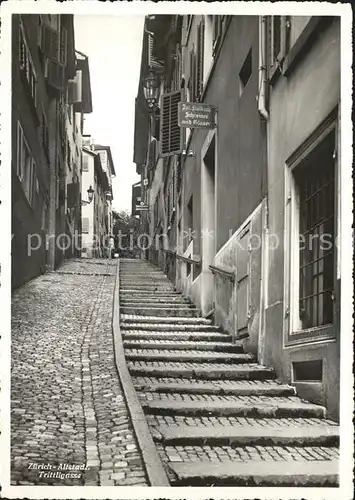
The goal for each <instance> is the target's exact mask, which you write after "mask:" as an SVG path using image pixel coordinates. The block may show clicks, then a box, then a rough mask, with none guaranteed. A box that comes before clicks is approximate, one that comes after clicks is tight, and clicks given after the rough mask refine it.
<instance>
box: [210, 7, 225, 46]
mask: <svg viewBox="0 0 355 500" xmlns="http://www.w3.org/2000/svg"><path fill="white" fill-rule="evenodd" d="M212 17H213V21H212V22H213V36H212V52H213V55H215V54H216V52H217V49H218V47H219V45H220V41H221V38H222V28H223V24H222V21H223V17H225V16H212Z"/></svg>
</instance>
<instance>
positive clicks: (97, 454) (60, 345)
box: [11, 259, 147, 486]
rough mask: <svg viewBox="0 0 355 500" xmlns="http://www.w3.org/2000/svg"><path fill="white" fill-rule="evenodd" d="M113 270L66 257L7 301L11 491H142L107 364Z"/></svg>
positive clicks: (140, 470) (111, 364) (104, 263)
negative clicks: (47, 487)
mask: <svg viewBox="0 0 355 500" xmlns="http://www.w3.org/2000/svg"><path fill="white" fill-rule="evenodd" d="M116 265H117V260H116V261H110V260H104V259H101V260H99V259H91V260H89V261H88V260H80V259H73V260H71V261H67V262H65V263H64V264H63V265H62V266H61V267H60V268H59V269H58V270H57V271H56V272H53V273H49V274H45V275H43V276H40V277H38V278H36V279H34V280H32V281H30V282H29V283H27V284H26V285H24V286H23V287H21V288H20V289H18V290H17V291H16V292H15V293H14V295H13V301H12V359H11V361H12V372H11V373H12V380H11V387H12V391H11V415H12V420H11V423H12V431H11V448H12V450H11V455H12V456H11V458H12V460H11V461H12V468H11V476H12V483H13V484H16V485H85V486H88V485H93V486H95V485H101V486H109V485H112V486H113V485H120V486H124V485H145V484H147V480H146V474H145V470H144V465H143V463H142V460H141V458H140V452H139V450H138V448H137V443H136V439H135V436H134V433H133V430H132V425H131V423H130V418H129V414H128V410H127V408H126V404H125V399H124V397H123V392H122V387H121V384H120V381H119V378H118V375H117V370H116V366H115V361H114V350H113V336H112V310H113V309H112V306H113V296H114V289H115V279H116ZM31 463H32V464H33V465H32V466H31ZM41 465H42V467H43V466H44V469H41V468H39V469H38V468H37V467H41ZM32 467H34V468H32ZM83 469H84V470H83ZM64 476H65V477H64Z"/></svg>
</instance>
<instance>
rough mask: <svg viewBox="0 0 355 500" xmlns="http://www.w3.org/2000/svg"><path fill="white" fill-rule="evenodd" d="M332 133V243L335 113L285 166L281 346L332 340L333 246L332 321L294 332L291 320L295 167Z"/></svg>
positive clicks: (295, 267) (295, 303) (295, 272)
mask: <svg viewBox="0 0 355 500" xmlns="http://www.w3.org/2000/svg"><path fill="white" fill-rule="evenodd" d="M332 133H334V134H335V148H334V191H335V192H334V241H336V239H337V237H338V234H339V224H338V222H337V219H338V216H337V215H338V203H337V178H338V175H339V168H340V166H339V155H338V148H339V118H338V115H337V112H334V113H332V114H331V115H330V116H329V117H328V118H327V119H326V120H325V121H324V122H323V123H322V124H321V125H320V126H319V127H318V129H317V130H316V131H315V132H314V133H313V134H312V135H311V136H310V137H309V138H308V140H306V141H305V142H304V143H303V145H302V146H300V148H298V150H296V152H295V153H294V154H293V155H291V157H290V158H289V159H288V160H287V161H286V164H285V215H284V217H285V238H284V252H285V263H284V269H285V285H284V298H285V300H284V342H285V346H286V347H287V346H292V345H297V344H302V343H305V342H307V343H308V342H313V341H320V340H332V339H335V337H336V324H337V317H336V309H337V308H336V304H335V301H337V300H339V297H337V296H336V289H337V285H336V281H337V262H338V251H337V246H336V244H334V263H333V273H334V292H333V293H334V294H335V300H333V321H332V323H331V324H327V325H320V326H314V327H310V328H305V329H295V328H294V325H295V317H297V309H298V308H299V300H298V299H299V289H298V287H299V279H300V278H299V272H300V270H299V243H298V241H299V198H298V194H297V181H296V179H295V175H294V173H295V171H296V169H297V167H298V166H300V165H301V163H302V162H303V161H304V160H305V159H306V158H307V157H308V156H309V155H310V154H311V153H312V152H314V151H315V150H316V148H317V147H318V146H319V145H320V143H321V142H322V141H323V140H325V139H326V138H327V137H329V135H330V134H332Z"/></svg>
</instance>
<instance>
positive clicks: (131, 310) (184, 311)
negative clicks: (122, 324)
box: [120, 305, 201, 319]
mask: <svg viewBox="0 0 355 500" xmlns="http://www.w3.org/2000/svg"><path fill="white" fill-rule="evenodd" d="M120 312H121V314H129V315H132V316H133V315H137V316H148V317H157V316H158V317H159V318H160V319H165V318H166V317H169V318H173V319H178V318H185V319H186V318H188V319H190V318H198V317H199V316H200V314H201V313H200V311H199V309H193V308H191V307H183V308H178V307H175V306H174V307H171V308H169V309H168V308H164V307H152V306H149V307H148V306H147V307H141V306H134V307H130V306H125V305H121V306H120Z"/></svg>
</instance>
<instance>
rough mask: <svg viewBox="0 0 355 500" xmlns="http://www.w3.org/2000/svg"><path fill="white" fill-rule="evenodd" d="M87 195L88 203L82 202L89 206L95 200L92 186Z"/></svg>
mask: <svg viewBox="0 0 355 500" xmlns="http://www.w3.org/2000/svg"><path fill="white" fill-rule="evenodd" d="M87 193H88V201H85V200H82V202H81V204H82V205H89V204H90V203H91V202H92V200H93V199H94V190H93V189H92V186H90V187H89V189H88V190H87Z"/></svg>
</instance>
